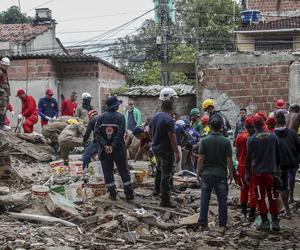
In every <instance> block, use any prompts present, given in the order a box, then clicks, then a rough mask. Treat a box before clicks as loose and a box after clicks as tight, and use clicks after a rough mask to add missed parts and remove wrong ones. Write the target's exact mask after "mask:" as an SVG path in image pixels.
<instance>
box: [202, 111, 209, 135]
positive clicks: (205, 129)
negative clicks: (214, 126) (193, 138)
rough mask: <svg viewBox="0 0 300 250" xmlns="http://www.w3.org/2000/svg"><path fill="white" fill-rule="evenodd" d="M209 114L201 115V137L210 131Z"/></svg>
mask: <svg viewBox="0 0 300 250" xmlns="http://www.w3.org/2000/svg"><path fill="white" fill-rule="evenodd" d="M208 122H209V116H208V115H204V116H202V117H201V125H202V134H201V137H205V136H207V135H208V134H209V133H210V127H209V124H208Z"/></svg>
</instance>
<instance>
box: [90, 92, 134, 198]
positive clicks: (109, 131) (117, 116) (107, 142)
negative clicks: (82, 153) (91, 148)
mask: <svg viewBox="0 0 300 250" xmlns="http://www.w3.org/2000/svg"><path fill="white" fill-rule="evenodd" d="M106 104H107V110H106V112H104V113H103V114H102V115H101V116H99V117H98V120H97V122H96V127H95V140H96V142H98V143H99V144H100V149H101V150H100V155H99V158H100V159H101V165H102V170H103V174H104V179H105V183H106V187H107V189H108V191H109V193H110V196H109V197H110V199H112V200H116V198H117V192H116V186H115V179H114V175H113V170H114V163H116V166H117V168H118V172H119V174H120V176H121V178H122V181H123V184H124V193H125V195H126V199H127V200H133V199H134V194H133V190H132V187H131V180H130V172H129V170H128V168H127V166H128V164H127V156H126V148H125V142H124V134H125V117H124V115H122V114H121V113H119V112H117V110H118V108H119V106H120V104H121V101H119V100H118V99H117V97H115V96H112V97H109V98H108V99H107V101H106Z"/></svg>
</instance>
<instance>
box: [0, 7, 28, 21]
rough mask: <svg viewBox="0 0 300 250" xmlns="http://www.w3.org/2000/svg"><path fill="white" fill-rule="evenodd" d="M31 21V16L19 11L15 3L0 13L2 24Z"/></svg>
mask: <svg viewBox="0 0 300 250" xmlns="http://www.w3.org/2000/svg"><path fill="white" fill-rule="evenodd" d="M31 21H32V18H31V17H28V16H26V14H24V13H21V12H20V9H19V8H18V7H17V6H15V5H14V6H11V7H10V8H8V9H7V10H6V11H2V12H1V13H0V23H2V24H13V23H30V22H31Z"/></svg>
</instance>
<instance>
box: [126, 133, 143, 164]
mask: <svg viewBox="0 0 300 250" xmlns="http://www.w3.org/2000/svg"><path fill="white" fill-rule="evenodd" d="M125 147H126V150H127V156H128V157H127V158H128V159H129V160H134V158H135V155H136V152H137V151H138V150H139V147H140V140H139V139H138V138H136V137H135V136H134V135H133V133H132V131H131V130H129V129H127V130H126V134H125Z"/></svg>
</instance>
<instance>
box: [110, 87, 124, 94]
mask: <svg viewBox="0 0 300 250" xmlns="http://www.w3.org/2000/svg"><path fill="white" fill-rule="evenodd" d="M127 91H128V88H127V87H126V86H122V87H120V88H117V89H113V90H112V92H111V95H124V94H125V93H126V92H127Z"/></svg>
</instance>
